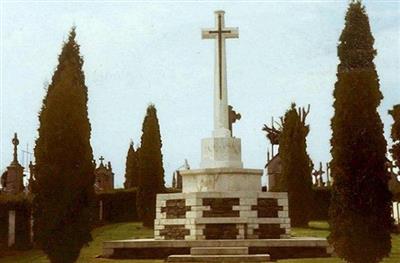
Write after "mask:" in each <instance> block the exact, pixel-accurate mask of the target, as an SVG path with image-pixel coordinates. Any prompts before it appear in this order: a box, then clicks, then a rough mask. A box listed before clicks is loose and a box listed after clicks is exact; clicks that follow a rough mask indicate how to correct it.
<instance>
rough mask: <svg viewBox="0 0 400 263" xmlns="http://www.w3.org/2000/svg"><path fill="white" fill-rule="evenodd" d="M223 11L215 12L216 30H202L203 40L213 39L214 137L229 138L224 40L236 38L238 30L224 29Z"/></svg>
mask: <svg viewBox="0 0 400 263" xmlns="http://www.w3.org/2000/svg"><path fill="white" fill-rule="evenodd" d="M224 14H225V12H224V11H216V12H215V24H216V28H212V29H203V30H202V38H203V39H215V78H214V132H213V136H214V137H230V136H231V132H230V130H229V116H228V93H227V85H226V52H225V39H227V38H238V37H239V31H238V28H233V27H225V21H224Z"/></svg>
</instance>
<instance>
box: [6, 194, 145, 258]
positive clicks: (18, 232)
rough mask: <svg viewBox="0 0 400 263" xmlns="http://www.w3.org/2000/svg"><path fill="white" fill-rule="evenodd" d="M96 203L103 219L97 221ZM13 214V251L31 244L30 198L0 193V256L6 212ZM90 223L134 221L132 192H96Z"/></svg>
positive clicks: (134, 196)
mask: <svg viewBox="0 0 400 263" xmlns="http://www.w3.org/2000/svg"><path fill="white" fill-rule="evenodd" d="M100 201H101V202H102V206H103V220H102V221H101V222H100V220H99V219H100V210H99V208H100ZM12 210H14V211H15V245H14V248H15V249H27V248H30V247H31V246H32V243H31V214H32V197H31V196H30V195H26V194H20V195H15V196H12V195H5V194H0V255H1V250H2V249H3V250H4V249H6V248H7V247H8V231H9V222H8V220H9V211H12ZM92 215H93V222H94V223H95V225H97V224H99V223H104V222H124V221H135V220H137V213H136V189H130V190H113V191H110V192H103V193H98V194H96V196H95V200H94V209H93V214H92Z"/></svg>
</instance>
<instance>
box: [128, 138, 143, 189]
mask: <svg viewBox="0 0 400 263" xmlns="http://www.w3.org/2000/svg"><path fill="white" fill-rule="evenodd" d="M138 150H139V148H138ZM138 150H136V151H135V148H134V147H133V142H131V144H130V145H129V149H128V154H127V156H126V167H125V182H124V187H125V189H129V188H133V187H137V186H138V180H139V156H138Z"/></svg>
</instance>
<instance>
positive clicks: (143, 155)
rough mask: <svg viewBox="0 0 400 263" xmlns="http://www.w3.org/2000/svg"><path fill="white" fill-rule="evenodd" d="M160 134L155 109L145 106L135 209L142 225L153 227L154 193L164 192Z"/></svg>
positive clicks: (152, 106)
mask: <svg viewBox="0 0 400 263" xmlns="http://www.w3.org/2000/svg"><path fill="white" fill-rule="evenodd" d="M161 147H162V142H161V135H160V126H159V124H158V118H157V110H156V108H155V106H154V105H153V104H151V105H149V106H148V108H147V112H146V116H145V118H144V121H143V126H142V137H141V147H140V152H139V184H138V191H137V198H136V202H137V205H136V207H137V210H138V215H139V217H140V219H141V220H142V222H143V225H144V226H148V227H153V226H154V219H155V209H156V195H157V193H162V192H164V168H163V162H162V153H161Z"/></svg>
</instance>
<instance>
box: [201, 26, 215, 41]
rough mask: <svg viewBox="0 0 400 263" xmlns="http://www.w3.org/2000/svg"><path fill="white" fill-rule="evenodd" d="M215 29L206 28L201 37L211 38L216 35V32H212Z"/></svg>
mask: <svg viewBox="0 0 400 263" xmlns="http://www.w3.org/2000/svg"><path fill="white" fill-rule="evenodd" d="M213 31H215V29H213V28H206V29H203V30H201V39H211V38H215V37H216V35H217V34H216V33H212V32H213Z"/></svg>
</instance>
